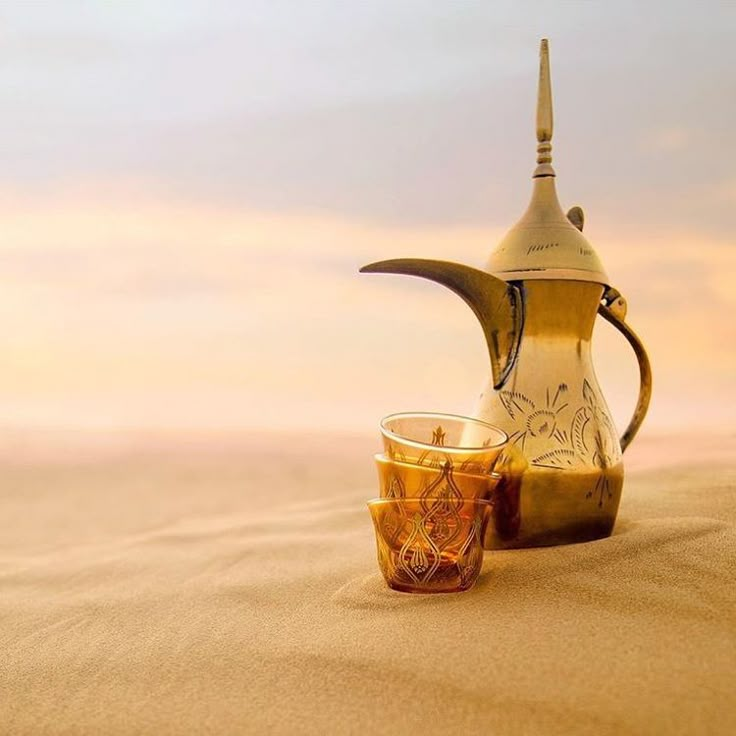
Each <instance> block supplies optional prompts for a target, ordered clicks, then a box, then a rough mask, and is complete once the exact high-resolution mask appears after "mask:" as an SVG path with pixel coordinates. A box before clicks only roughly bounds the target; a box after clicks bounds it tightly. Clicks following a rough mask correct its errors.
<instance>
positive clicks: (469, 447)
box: [381, 412, 508, 475]
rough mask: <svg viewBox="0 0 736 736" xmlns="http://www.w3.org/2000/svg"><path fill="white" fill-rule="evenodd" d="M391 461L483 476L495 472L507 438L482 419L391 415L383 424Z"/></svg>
mask: <svg viewBox="0 0 736 736" xmlns="http://www.w3.org/2000/svg"><path fill="white" fill-rule="evenodd" d="M381 435H382V437H383V447H384V450H385V452H386V455H387V457H388V459H389V460H396V461H398V462H402V463H409V464H413V465H427V466H430V467H435V468H442V467H443V466H444V465H446V464H447V463H449V464H450V465H451V466H452V469H453V471H454V472H460V473H470V474H475V475H479V474H480V475H483V474H486V473H489V472H491V471H492V470H493V467H494V465H495V463H496V461H497V460H498V457H499V455H500V454H501V451H502V450H503V448H504V447H505V446H506V444H507V443H508V437H507V436H506V433H505V432H503V431H502V430H501V429H499V428H498V427H494V426H493V425H492V424H488V423H487V422H483V421H481V420H480V419H471V418H470V417H463V416H457V415H454V414H434V413H422V412H412V413H402V414H390V415H389V416H387V417H385V418H384V419H383V420H382V421H381Z"/></svg>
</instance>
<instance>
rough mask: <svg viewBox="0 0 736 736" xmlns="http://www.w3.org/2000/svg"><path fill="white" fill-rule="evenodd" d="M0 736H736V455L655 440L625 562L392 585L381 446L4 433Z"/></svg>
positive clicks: (683, 440)
mask: <svg viewBox="0 0 736 736" xmlns="http://www.w3.org/2000/svg"><path fill="white" fill-rule="evenodd" d="M3 440H4V441H3V442H2V443H1V446H2V450H1V451H0V464H1V465H2V472H3V482H2V486H1V487H0V524H1V527H0V528H1V533H0V651H1V652H2V656H1V657H0V724H2V726H1V727H0V731H1V732H3V733H9V734H16V733H17V734H45V733H51V734H62V733H64V734H77V733H78V734H98V733H105V734H129V733H130V734H134V733H135V734H138V733H276V734H295V733H314V734H325V733H337V734H343V733H345V734H348V733H414V732H416V731H417V730H419V731H423V732H425V733H458V732H464V733H484V734H485V733H493V734H577V733H580V734H584V733H596V734H609V733H610V734H659V733H661V734H700V733H713V734H721V733H722V734H730V733H733V732H736V695H735V694H734V689H733V682H734V680H735V678H736V577H735V573H734V570H735V569H736V529H735V528H734V522H735V521H736V512H735V511H734V507H735V506H736V504H735V503H734V501H735V500H736V490H735V489H736V442H735V441H734V438H733V437H728V436H724V435H721V436H718V437H703V436H697V437H695V438H693V437H687V436H685V435H684V434H680V435H677V434H673V435H671V436H667V437H666V436H659V437H647V436H646V435H645V436H643V437H642V438H640V440H638V441H637V442H636V443H635V444H634V445H633V446H632V448H631V450H630V451H629V453H627V457H626V460H627V480H626V484H625V488H624V498H623V501H622V505H621V509H620V513H619V523H618V524H617V527H616V531H615V533H614V535H613V536H612V537H611V538H610V539H606V540H600V541H597V542H592V543H588V544H582V545H572V546H563V547H556V548H549V549H537V550H518V551H506V552H495V553H487V554H486V558H485V562H484V570H483V573H482V575H481V579H480V581H479V583H478V585H477V586H476V588H474V589H473V590H472V591H470V592H468V593H464V594H458V595H449V596H434V597H418V596H409V595H405V594H400V593H396V592H394V591H390V590H388V589H387V588H386V587H385V585H384V584H383V581H382V579H381V577H380V575H379V574H378V571H377V568H376V563H375V550H374V542H373V536H372V529H371V524H370V520H369V517H368V514H367V511H366V509H365V506H364V501H365V500H366V499H367V498H369V497H371V496H373V495H375V485H376V484H375V479H374V469H373V465H372V459H371V455H372V453H373V452H375V451H377V450H378V444H379V441H378V438H377V437H347V436H323V437H319V438H315V437H304V436H291V435H285V434H261V435H257V436H256V435H252V434H240V435H234V434H228V435H214V434H211V435H196V434H187V433H178V434H171V433H168V434H166V433H157V434H148V435H144V434H131V433H107V434H94V435H93V434H89V433H74V432H45V433H39V432H34V433H29V432H9V431H5V432H4V433H3Z"/></svg>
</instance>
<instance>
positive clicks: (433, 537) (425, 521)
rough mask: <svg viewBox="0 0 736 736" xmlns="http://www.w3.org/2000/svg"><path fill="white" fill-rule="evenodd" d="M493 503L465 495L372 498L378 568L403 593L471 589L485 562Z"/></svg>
mask: <svg viewBox="0 0 736 736" xmlns="http://www.w3.org/2000/svg"><path fill="white" fill-rule="evenodd" d="M490 506H491V502H490V501H488V500H485V499H468V498H448V497H446V496H445V497H442V498H432V497H425V498H376V499H374V500H372V501H369V502H368V508H369V510H370V512H371V516H372V518H373V526H374V527H375V532H376V547H377V552H378V566H379V567H380V569H381V572H382V573H383V577H384V578H385V579H386V582H387V583H388V585H389V586H390V587H391V588H394V589H395V590H400V591H403V592H405V593H454V592H459V591H463V590H468V588H471V587H472V586H473V585H474V584H475V581H476V580H477V579H478V575H479V574H480V570H481V567H482V566H483V535H484V533H485V527H486V524H487V523H488V518H489V511H490Z"/></svg>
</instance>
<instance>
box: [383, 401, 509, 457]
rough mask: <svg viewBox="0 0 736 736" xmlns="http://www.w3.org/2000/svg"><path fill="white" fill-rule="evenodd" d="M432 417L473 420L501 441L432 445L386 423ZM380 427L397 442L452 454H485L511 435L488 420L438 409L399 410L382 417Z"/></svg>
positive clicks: (505, 441) (472, 421) (501, 444)
mask: <svg viewBox="0 0 736 736" xmlns="http://www.w3.org/2000/svg"><path fill="white" fill-rule="evenodd" d="M430 417H435V418H437V419H451V420H453V421H456V420H458V419H459V420H461V421H464V422H471V423H472V424H477V425H480V426H482V427H484V428H485V429H489V430H491V431H492V432H494V433H495V434H497V435H499V437H500V438H501V439H500V441H499V442H494V443H493V444H490V445H481V446H480V447H456V446H454V445H441V446H440V445H432V444H430V443H428V442H420V441H419V440H413V439H411V438H409V437H404V436H403V435H401V434H397V433H396V432H393V431H392V430H390V429H389V428H388V427H387V426H386V423H387V422H390V421H391V420H394V419H415V418H416V419H428V418H430ZM379 426H380V429H381V434H382V435H383V436H384V437H387V438H388V439H391V440H394V441H396V442H399V443H401V444H402V445H409V446H410V447H416V448H418V449H421V450H432V451H434V452H441V453H450V454H453V453H455V454H468V453H472V454H478V455H480V454H483V453H484V452H488V451H489V450H493V449H497V448H499V447H503V446H504V445H505V444H507V443H508V441H509V436H508V435H507V434H506V432H504V431H503V430H502V429H501V428H500V427H497V426H495V425H494V424H489V423H488V422H484V421H483V420H482V419H476V418H475V417H467V416H464V415H463V414H447V413H445V412H437V411H399V412H394V413H393V414H388V415H386V416H385V417H383V419H381V422H380V425H379Z"/></svg>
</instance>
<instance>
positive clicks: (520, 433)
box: [361, 41, 652, 548]
mask: <svg viewBox="0 0 736 736" xmlns="http://www.w3.org/2000/svg"><path fill="white" fill-rule="evenodd" d="M551 137H552V104H551V86H550V83H549V56H548V46H547V43H546V41H543V42H542V49H541V54H540V85H539V101H538V111H537V138H538V149H537V153H538V162H539V166H538V168H537V171H536V172H535V175H534V180H533V191H532V200H531V203H530V205H529V208H528V209H527V211H526V213H525V214H524V216H523V217H522V218H521V220H520V221H519V222H518V223H517V224H516V225H515V226H514V227H513V228H512V229H511V230H510V231H509V232H508V234H507V235H506V236H505V237H504V238H503V240H502V241H501V243H500V244H499V245H498V247H497V248H496V250H495V251H494V252H493V253H492V254H491V256H490V258H489V260H488V262H487V266H486V271H479V270H477V269H473V268H469V267H467V266H461V265H459V264H453V263H449V262H446V261H429V260H423V259H397V260H390V261H382V262H380V263H374V264H371V265H370V266H366V267H364V268H363V269H361V271H363V272H369V273H399V274H408V275H414V276H420V277H422V278H426V279H430V280H432V281H436V282H437V283H440V284H443V285H444V286H447V287H448V288H450V289H451V290H452V291H454V292H455V293H456V294H458V295H459V296H461V297H462V298H463V300H464V301H465V302H466V303H467V304H468V305H469V306H470V307H471V309H472V310H473V312H474V313H475V315H476V317H477V318H478V320H479V322H480V324H481V327H482V329H483V333H484V336H485V338H486V343H487V345H488V353H489V357H490V362H491V369H492V375H491V377H490V379H489V381H488V384H487V386H486V389H485V390H484V392H483V394H482V395H481V399H480V403H479V405H478V407H477V410H476V415H477V416H478V417H479V418H480V419H483V420H485V421H487V422H489V423H491V424H494V425H497V426H498V427H500V428H501V429H503V430H504V431H505V432H506V433H507V434H508V435H509V439H510V442H511V445H512V447H513V448H516V450H518V452H519V453H520V454H521V455H523V462H520V463H517V464H516V465H515V466H514V467H511V468H509V469H507V470H506V471H505V476H506V477H507V478H509V479H510V481H509V482H510V488H512V490H513V492H514V494H518V496H519V502H518V507H519V509H520V523H519V524H518V525H515V527H514V533H513V534H512V535H504V536H503V537H501V536H499V535H496V534H488V533H487V534H486V537H485V539H484V544H485V546H486V547H487V548H497V547H526V546H541V545H550V544H561V543H569V542H579V541H586V540H590V539H596V538H599V537H603V536H607V535H608V534H610V533H611V530H612V529H613V525H614V522H615V520H616V513H617V511H618V505H619V500H620V497H621V489H622V486H623V477H624V472H623V463H622V452H623V450H624V449H625V448H626V447H627V446H628V444H629V443H630V442H631V440H632V439H633V437H634V435H635V434H636V432H637V430H638V429H639V426H640V425H641V423H642V421H643V420H644V416H645V415H646V411H647V408H648V405H649V399H650V396H651V387H652V374H651V367H650V365H649V360H648V358H647V355H646V351H645V349H644V346H643V345H642V343H641V341H640V340H639V338H638V337H637V336H636V334H635V333H634V332H633V331H632V330H631V328H630V327H629V326H628V325H627V324H626V323H625V322H624V319H625V317H626V300H625V299H624V298H623V297H622V296H621V294H620V293H619V292H618V291H617V290H615V289H613V288H611V287H610V284H609V281H608V276H607V275H606V273H605V271H604V269H603V266H602V264H601V262H600V260H599V258H598V256H597V255H596V253H595V251H594V250H593V248H592V246H591V245H590V243H588V241H587V239H586V238H585V237H584V236H583V234H582V229H583V223H584V216H583V212H582V210H581V209H580V208H579V207H576V208H572V209H571V210H570V212H569V217H568V216H567V215H565V213H564V212H563V210H562V208H561V206H560V204H559V201H558V199H557V193H556V190H555V183H554V182H555V178H554V177H555V174H554V170H553V169H552V167H551V143H550V140H551ZM598 313H600V314H601V315H602V316H603V317H604V318H605V319H606V320H607V321H609V322H610V323H611V324H613V326H614V327H616V328H617V329H618V330H619V331H620V332H621V333H622V334H623V335H624V337H626V339H627V340H628V342H629V344H630V345H631V346H632V348H633V350H634V352H635V354H636V357H637V360H638V362H639V370H640V391H639V399H638V402H637V406H636V410H635V412H634V416H633V418H632V420H631V422H630V424H629V426H628V427H627V429H626V431H625V432H624V434H623V436H622V437H621V439H619V438H618V435H617V433H616V430H615V427H614V424H613V420H612V418H611V414H610V411H609V409H608V406H607V404H606V402H605V399H604V398H603V395H602V394H601V390H600V387H599V385H598V382H597V380H596V377H595V372H594V370H593V365H592V361H591V350H590V342H591V337H592V333H593V324H594V322H595V318H596V315H597V314H598Z"/></svg>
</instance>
